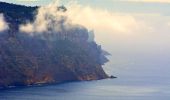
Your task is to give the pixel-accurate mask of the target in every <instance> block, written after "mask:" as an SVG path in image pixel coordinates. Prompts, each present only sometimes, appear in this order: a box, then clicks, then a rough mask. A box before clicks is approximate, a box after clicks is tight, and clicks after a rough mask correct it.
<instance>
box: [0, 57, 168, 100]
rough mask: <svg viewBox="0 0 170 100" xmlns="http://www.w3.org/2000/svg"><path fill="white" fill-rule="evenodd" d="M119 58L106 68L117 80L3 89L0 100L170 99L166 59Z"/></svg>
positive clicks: (114, 59)
mask: <svg viewBox="0 0 170 100" xmlns="http://www.w3.org/2000/svg"><path fill="white" fill-rule="evenodd" d="M115 57H116V56H114V57H109V59H110V60H111V61H110V62H109V63H108V64H106V65H105V66H104V68H105V70H106V71H107V73H109V74H110V75H111V74H112V75H116V76H117V77H118V78H117V79H105V80H98V81H90V82H73V83H65V84H58V85H50V86H42V87H28V88H15V89H9V90H3V91H0V100H170V77H169V76H168V75H169V70H167V69H168V66H167V65H168V64H167V63H166V61H165V60H162V61H160V60H159V59H154V58H153V59H150V60H149V57H147V58H148V59H146V58H144V59H141V58H140V59H137V58H135V59H133V58H134V57H131V58H132V59H127V58H126V59H123V58H125V57H120V56H119V57H118V56H117V57H116V58H115ZM128 58H129V56H128ZM148 60H149V61H148ZM146 62H148V63H146Z"/></svg>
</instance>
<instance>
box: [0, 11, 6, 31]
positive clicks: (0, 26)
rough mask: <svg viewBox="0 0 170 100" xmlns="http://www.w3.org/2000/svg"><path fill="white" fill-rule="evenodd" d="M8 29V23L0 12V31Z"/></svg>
mask: <svg viewBox="0 0 170 100" xmlns="http://www.w3.org/2000/svg"><path fill="white" fill-rule="evenodd" d="M6 29H8V24H7V23H6V22H5V20H4V16H3V14H0V32H1V31H4V30H6Z"/></svg>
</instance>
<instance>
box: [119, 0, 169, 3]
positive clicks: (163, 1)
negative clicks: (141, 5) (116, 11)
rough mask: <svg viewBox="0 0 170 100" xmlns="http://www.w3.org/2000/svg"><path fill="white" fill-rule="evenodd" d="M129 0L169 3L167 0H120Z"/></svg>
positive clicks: (132, 0) (133, 0)
mask: <svg viewBox="0 0 170 100" xmlns="http://www.w3.org/2000/svg"><path fill="white" fill-rule="evenodd" d="M121 1H130V2H151V3H170V1H169V0H121Z"/></svg>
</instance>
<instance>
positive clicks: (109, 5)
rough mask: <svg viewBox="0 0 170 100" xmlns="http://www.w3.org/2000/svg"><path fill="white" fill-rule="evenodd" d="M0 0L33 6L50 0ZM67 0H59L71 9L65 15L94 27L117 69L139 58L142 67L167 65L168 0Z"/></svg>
mask: <svg viewBox="0 0 170 100" xmlns="http://www.w3.org/2000/svg"><path fill="white" fill-rule="evenodd" d="M0 1H5V2H10V3H17V4H23V5H29V6H35V5H48V4H49V3H50V2H52V1H54V0H51V1H50V0H0ZM69 1H70V0H61V4H64V5H66V6H68V8H70V9H71V11H68V13H69V15H68V17H69V18H70V19H71V20H72V21H73V22H74V23H76V24H81V25H83V26H85V27H87V28H88V29H89V30H94V31H95V36H96V41H97V42H98V44H101V45H102V47H103V48H104V49H105V50H107V51H109V52H110V53H111V54H112V55H114V56H113V58H112V59H113V62H112V64H115V67H116V66H118V67H116V68H117V70H119V69H120V70H121V71H122V70H123V69H128V68H129V67H127V66H129V65H128V64H130V65H131V64H134V63H138V64H139V62H142V61H143V62H145V63H146V62H147V63H146V65H145V66H150V67H144V69H147V68H150V69H152V68H154V69H156V71H160V70H162V69H160V68H161V67H160V66H161V65H165V66H164V67H163V69H166V68H165V67H167V66H166V65H169V66H170V64H169V61H168V59H170V52H169V51H170V46H169V44H170V0H74V1H76V2H77V3H76V4H74V5H68V4H67V3H68V2H69ZM123 59H124V60H123ZM149 62H150V64H148V63H149ZM147 64H148V65H147ZM124 66H126V67H124ZM133 66H134V65H133ZM136 66H137V65H136ZM139 66H142V65H139ZM155 66H157V68H156V67H155ZM116 68H114V70H116ZM169 69H170V68H169ZM109 70H110V69H109ZM156 71H155V72H156ZM163 72H165V73H167V71H166V70H164V71H163Z"/></svg>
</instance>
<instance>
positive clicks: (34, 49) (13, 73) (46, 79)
mask: <svg viewBox="0 0 170 100" xmlns="http://www.w3.org/2000/svg"><path fill="white" fill-rule="evenodd" d="M37 8H38V7H25V6H20V5H14V4H8V3H2V2H1V3H0V13H3V15H4V17H5V20H6V21H7V22H8V24H9V29H8V30H6V31H4V32H1V33H0V87H8V86H25V85H34V84H48V83H61V82H67V81H84V80H98V79H104V78H107V77H108V76H107V75H106V73H105V72H104V71H103V69H102V65H103V64H104V63H105V62H107V59H106V58H105V56H104V55H103V53H102V49H101V46H99V45H97V44H96V43H95V41H90V42H88V39H89V36H88V34H89V33H88V30H87V29H86V28H84V27H82V26H74V27H73V28H72V29H70V30H69V31H68V30H63V31H62V32H58V33H55V34H48V35H47V34H45V35H44V34H41V35H38V36H30V35H29V34H25V33H22V32H20V31H19V25H20V24H24V23H26V22H27V21H33V20H34V17H35V16H34V15H35V13H36V10H37ZM64 33H67V34H64ZM103 59H105V60H103Z"/></svg>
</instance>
